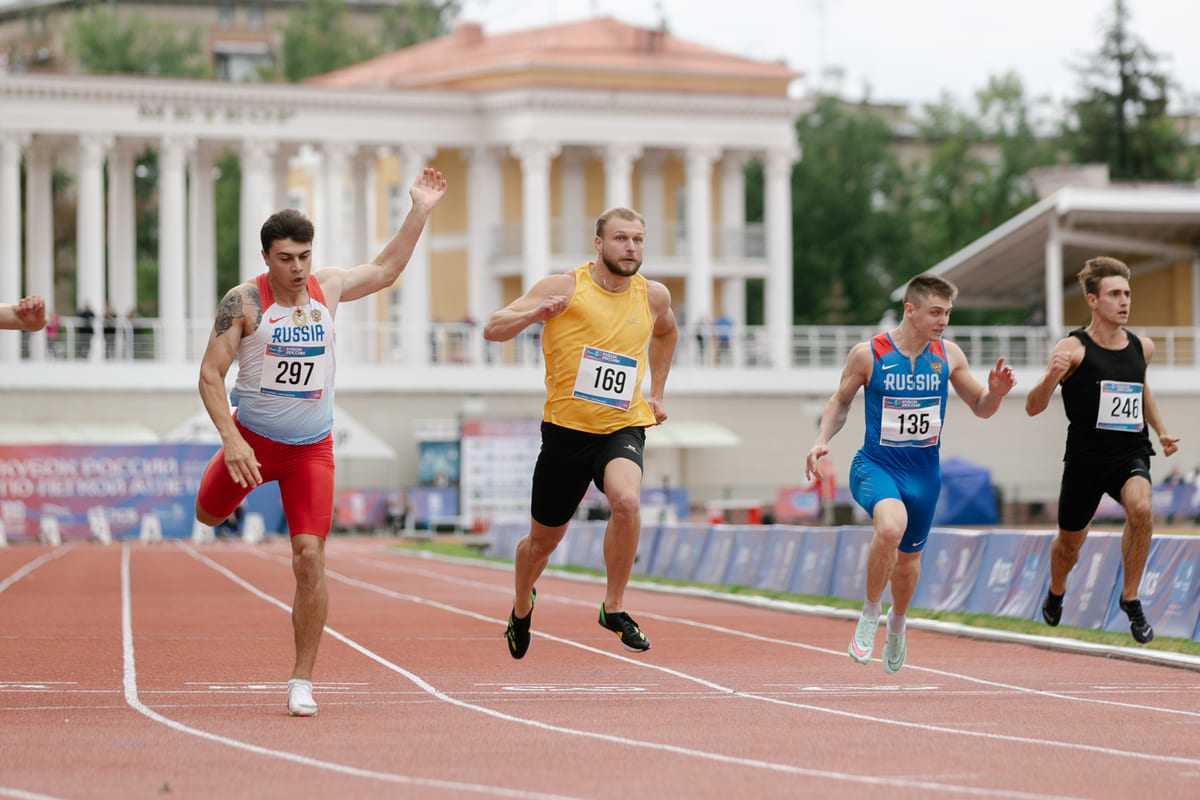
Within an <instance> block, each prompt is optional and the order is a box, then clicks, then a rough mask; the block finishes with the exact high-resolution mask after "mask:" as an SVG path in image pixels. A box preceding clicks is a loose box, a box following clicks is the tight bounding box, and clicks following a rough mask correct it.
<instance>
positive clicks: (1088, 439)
mask: <svg viewBox="0 0 1200 800" xmlns="http://www.w3.org/2000/svg"><path fill="white" fill-rule="evenodd" d="M1079 282H1080V284H1081V285H1082V286H1083V290H1084V293H1085V294H1086V295H1087V302H1088V306H1089V307H1090V308H1091V310H1092V321H1091V323H1089V324H1088V326H1087V327H1086V328H1079V329H1077V330H1073V331H1071V333H1070V335H1068V336H1067V337H1065V338H1063V339H1062V340H1060V341H1059V342H1058V344H1056V345H1055V346H1054V351H1053V352H1052V353H1051V354H1050V363H1049V365H1048V366H1047V367H1046V371H1045V372H1044V373H1043V374H1042V377H1041V378H1040V379H1039V380H1038V382H1037V384H1036V385H1035V386H1034V387H1033V388H1032V389H1031V390H1030V391H1029V394H1028V395H1027V396H1026V398H1025V412H1026V413H1027V414H1029V415H1030V416H1034V415H1037V414H1040V413H1041V412H1042V411H1044V410H1045V409H1046V407H1047V406H1048V405H1049V404H1050V397H1051V396H1052V395H1053V394H1054V387H1055V386H1057V385H1059V384H1061V385H1062V396H1063V406H1064V408H1065V409H1066V412H1067V420H1068V426H1067V447H1066V454H1065V456H1064V457H1063V462H1064V463H1063V475H1062V485H1061V486H1060V488H1059V496H1058V535H1057V536H1056V537H1055V539H1054V543H1053V545H1051V548H1050V588H1049V590H1048V591H1047V593H1046V599H1045V600H1044V601H1043V603H1042V617H1043V618H1044V619H1045V620H1046V622H1047V624H1049V625H1057V624H1058V623H1059V620H1061V619H1062V603H1063V595H1064V594H1065V593H1066V589H1067V575H1068V574H1069V573H1070V572H1071V569H1072V568H1073V567H1074V566H1075V563H1076V562H1077V561H1078V560H1079V550H1080V548H1081V547H1082V546H1083V542H1084V540H1085V539H1086V538H1087V534H1088V528H1089V527H1090V526H1091V524H1092V517H1093V516H1095V513H1096V508H1097V507H1098V506H1099V505H1100V500H1101V498H1102V497H1103V495H1104V494H1106V493H1107V494H1108V495H1110V496H1111V497H1112V498H1113V499H1114V500H1117V501H1118V502H1119V503H1120V504H1121V505H1122V507H1124V509H1125V532H1124V537H1123V540H1122V546H1121V554H1122V559H1123V566H1124V573H1123V574H1124V582H1123V585H1122V587H1121V598H1120V606H1121V610H1122V611H1124V612H1125V613H1126V615H1128V617H1129V628H1130V631H1131V633H1132V634H1133V638H1134V639H1136V640H1137V641H1139V642H1142V643H1145V642H1148V641H1150V640H1151V639H1153V638H1154V629H1153V628H1152V627H1151V626H1150V623H1149V622H1148V621H1147V620H1146V615H1145V612H1144V611H1143V610H1142V604H1141V601H1140V600H1139V599H1138V585H1139V584H1140V583H1141V580H1142V571H1143V569H1145V566H1146V556H1147V554H1148V553H1149V552H1150V537H1151V534H1152V533H1153V521H1152V513H1151V506H1150V500H1151V478H1150V456H1151V455H1153V453H1154V447H1153V446H1152V445H1151V444H1150V437H1149V434H1148V432H1147V430H1146V425H1147V424H1149V425H1150V427H1152V428H1154V431H1155V433H1156V434H1157V435H1158V441H1159V444H1160V445H1161V446H1162V448H1163V453H1164V454H1165V455H1168V456H1169V455H1171V454H1172V453H1174V452H1175V451H1176V450H1177V449H1178V444H1179V439H1178V438H1177V437H1173V436H1171V435H1170V434H1168V433H1167V429H1166V426H1165V425H1164V424H1163V421H1162V417H1161V416H1160V415H1159V413H1158V406H1157V404H1156V403H1155V402H1154V396H1153V395H1152V394H1151V393H1150V387H1149V386H1148V385H1147V384H1146V366H1147V365H1148V364H1149V363H1150V360H1151V359H1152V358H1153V357H1154V341H1153V340H1152V339H1150V338H1149V337H1139V336H1136V335H1134V334H1133V333H1130V332H1129V331H1127V330H1126V329H1125V324H1126V323H1127V322H1128V321H1129V305H1130V297H1131V295H1130V291H1129V267H1127V266H1126V265H1125V264H1124V263H1122V262H1121V261H1118V260H1117V259H1115V258H1109V257H1107V256H1101V257H1098V258H1093V259H1090V260H1089V261H1088V262H1087V263H1086V264H1085V265H1084V268H1083V270H1081V271H1080V273H1079Z"/></svg>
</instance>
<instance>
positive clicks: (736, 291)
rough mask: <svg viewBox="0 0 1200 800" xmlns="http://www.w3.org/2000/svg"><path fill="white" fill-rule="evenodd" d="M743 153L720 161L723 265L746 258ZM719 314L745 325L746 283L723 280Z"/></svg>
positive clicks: (734, 347)
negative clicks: (724, 262)
mask: <svg viewBox="0 0 1200 800" xmlns="http://www.w3.org/2000/svg"><path fill="white" fill-rule="evenodd" d="M747 160H748V156H747V154H746V153H744V152H728V153H726V154H725V157H724V158H722V159H721V169H720V174H721V185H720V199H719V200H718V209H719V211H718V214H719V219H720V230H721V235H720V237H719V241H720V245H719V251H718V257H719V258H721V259H722V260H724V261H726V262H732V263H739V264H740V263H743V262H744V261H745V257H746V248H745V242H746V171H745V169H746V161H747ZM720 292H721V314H720V316H724V317H727V318H728V319H731V320H733V323H734V325H735V326H736V330H737V331H742V330H744V328H743V326H744V325H745V324H746V279H745V278H742V277H732V276H730V277H726V278H725V279H724V280H722V281H721V288H720ZM738 344H739V342H738V340H737V339H733V341H732V342H731V352H730V355H731V356H732V360H733V363H734V365H735V366H741V365H742V354H743V353H744V352H745V348H743V347H739V346H738Z"/></svg>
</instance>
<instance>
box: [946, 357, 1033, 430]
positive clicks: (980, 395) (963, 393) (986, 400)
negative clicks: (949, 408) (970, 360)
mask: <svg viewBox="0 0 1200 800" xmlns="http://www.w3.org/2000/svg"><path fill="white" fill-rule="evenodd" d="M946 356H947V359H948V360H949V362H950V385H951V386H953V387H954V391H955V393H956V394H957V395H958V396H959V397H960V398H962V401H963V402H964V403H966V404H967V408H969V409H971V413H972V414H974V415H975V416H977V417H981V418H983V419H987V418H988V417H990V416H992V415H993V414H995V413H996V412H997V411H998V410H999V409H1000V401H1001V400H1003V399H1004V396H1005V395H1006V394H1008V393H1009V392H1010V391H1012V388H1013V387H1014V386H1016V385H1017V376H1016V375H1014V374H1013V368H1012V367H1010V366H1008V365H1007V364H1005V363H1004V359H1003V358H1001V359H999V360H998V361H996V366H994V367H992V368H991V370H990V371H989V372H988V381H987V386H984V385H983V384H982V383H980V382H979V381H977V380H976V379H975V376H974V375H972V374H971V369H970V367H969V366H968V365H967V357H966V355H965V354H963V351H962V348H961V347H959V346H958V345H957V344H955V343H954V342H949V341H948V342H946Z"/></svg>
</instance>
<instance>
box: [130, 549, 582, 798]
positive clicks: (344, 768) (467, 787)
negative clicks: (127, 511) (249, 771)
mask: <svg viewBox="0 0 1200 800" xmlns="http://www.w3.org/2000/svg"><path fill="white" fill-rule="evenodd" d="M210 564H211V562H210ZM245 585H246V586H247V587H249V584H245ZM252 591H254V592H255V593H256V594H258V595H259V596H261V597H263V598H265V599H268V600H270V601H271V602H273V603H274V604H276V605H278V606H280V607H282V608H284V609H285V610H286V611H288V613H291V609H290V608H288V607H287V606H286V605H284V604H282V603H280V602H279V601H278V600H275V599H274V598H272V597H269V596H268V595H265V594H263V593H261V592H259V591H258V590H257V589H252ZM121 639H122V650H123V653H124V659H125V672H124V686H125V702H126V703H127V704H128V705H129V707H130V708H132V709H134V710H135V711H137V712H138V713H140V714H142V715H144V716H146V717H149V718H150V719H152V720H154V721H155V722H158V723H160V724H162V725H166V726H167V727H168V728H171V729H172V730H175V731H179V732H180V733H185V734H188V735H189V736H195V737H198V738H200V739H205V740H207V741H210V742H216V743H217V744H223V745H226V746H228V747H234V748H237V749H239V750H245V751H246V752H249V753H254V754H255V755H261V756H269V757H271V758H278V759H282V760H284V761H290V762H292V763H294V764H300V765H302V766H306V767H315V768H317V769H324V770H329V771H331V772H336V773H339V774H342V775H349V776H352V777H355V778H366V779H369V780H377V781H383V782H386V783H396V784H402V785H405V786H422V787H427V788H431V789H439V790H443V791H459V792H474V793H476V794H485V795H491V796H494V797H511V798H537V799H538V800H577V798H570V797H566V796H564V795H557V794H543V793H539V792H530V791H526V790H515V789H505V788H503V787H498V786H484V785H481V784H475V783H464V782H461V781H447V780H438V779H436V778H417V777H414V776H411V775H400V774H397V773H392V772H378V771H376V770H369V769H360V768H358V767H351V766H349V765H346V764H338V763H335V762H331V761H322V760H320V759H316V758H310V757H308V756H304V755H300V754H299V753H290V752H287V751H285V750H276V749H274V748H269V747H262V746H260V745H256V744H251V743H249V742H243V741H240V740H238V739H233V738H230V737H228V736H221V735H219V734H215V733H210V732H209V731H204V730H200V729H198V728H193V727H191V726H188V725H185V724H183V723H182V722H177V721H175V720H173V719H170V718H168V717H164V716H163V715H162V714H159V713H158V712H157V711H154V710H153V709H151V708H148V707H147V706H145V705H143V704H142V701H141V700H140V699H139V698H138V687H137V667H136V664H135V661H134V648H133V603H132V601H131V592H130V579H129V545H128V544H123V545H122V546H121Z"/></svg>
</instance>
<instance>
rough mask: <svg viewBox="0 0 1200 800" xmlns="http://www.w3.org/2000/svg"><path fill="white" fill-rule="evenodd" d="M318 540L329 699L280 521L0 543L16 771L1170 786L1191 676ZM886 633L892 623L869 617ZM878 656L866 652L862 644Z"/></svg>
mask: <svg viewBox="0 0 1200 800" xmlns="http://www.w3.org/2000/svg"><path fill="white" fill-rule="evenodd" d="M382 541H383V540H380V539H342V538H335V539H333V540H331V541H330V543H329V547H328V552H327V567H328V570H329V573H330V581H329V583H330V595H331V609H330V615H329V621H328V624H329V630H328V631H327V632H326V635H325V638H324V640H323V642H322V645H321V654H320V657H319V658H318V662H317V675H316V698H317V701H318V702H319V703H320V707H321V711H320V714H319V716H317V717H315V718H312V719H300V718H291V717H289V716H287V713H286V708H285V698H284V685H285V681H286V678H287V676H288V672H289V671H290V667H291V657H292V649H291V641H290V636H291V626H290V619H289V615H288V612H287V610H286V609H287V607H288V606H289V605H290V602H291V596H292V578H291V571H290V558H289V551H288V549H287V545H286V542H284V541H282V540H271V541H270V542H268V543H267V544H264V545H259V546H249V545H245V544H243V543H240V542H238V543H229V542H217V543H215V544H212V545H208V546H205V547H200V548H196V547H193V546H192V545H190V544H188V543H176V542H168V543H163V544H158V545H140V544H136V543H118V544H116V545H113V546H109V547H102V546H100V545H92V544H86V543H76V544H69V545H67V546H64V547H61V548H57V549H53V550H52V549H50V548H46V547H42V546H40V545H34V544H19V545H14V546H11V547H9V548H7V549H0V626H2V627H0V797H4V798H21V799H22V800H28V799H29V798H60V799H62V800H74V799H76V798H122V800H124V799H125V798H168V797H169V798H214V797H219V798H273V797H280V798H289V799H291V800H308V799H309V798H314V799H315V798H322V799H324V798H329V797H338V798H341V797H353V798H428V797H436V798H479V797H483V798H487V797H522V798H523V797H530V798H550V797H555V798H628V797H647V798H665V797H669V798H730V797H740V798H784V797H788V798H791V797H814V798H822V797H830V798H832V797H837V798H844V797H847V796H856V795H862V794H864V793H875V792H879V791H886V792H887V794H886V795H885V796H887V797H888V798H889V800H891V799H892V798H929V797H988V798H993V797H995V798H1063V797H1070V798H1085V797H1086V798H1122V800H1124V798H1134V797H1155V798H1184V797H1188V798H1191V797H1195V796H1196V795H1197V791H1198V790H1197V786H1200V749H1198V748H1197V747H1196V744H1197V742H1200V674H1198V673H1197V672H1196V671H1193V670H1188V669H1180V668H1178V667H1169V666H1162V665H1158V664H1153V663H1143V662H1139V661H1129V660H1123V659H1112V658H1100V657H1096V656H1093V655H1083V654H1073V653H1062V652H1054V651H1051V650H1048V649H1040V648H1035V647H1030V646H1027V645H1023V644H1011V643H1002V642H994V641H980V640H975V639H967V638H958V637H954V636H949V635H945V634H941V633H934V632H929V631H926V630H911V631H910V633H909V657H908V663H907V664H906V665H905V667H904V669H903V670H901V671H900V673H898V674H897V675H894V676H887V675H885V674H884V673H883V671H882V669H881V668H880V665H879V662H878V661H877V660H876V661H874V662H872V663H871V664H869V665H865V666H864V665H858V664H855V663H853V662H852V661H851V660H850V659H849V657H848V656H847V655H846V652H845V647H846V643H847V642H848V641H849V637H850V635H851V633H852V630H853V624H854V623H853V621H852V620H849V619H844V618H834V617H828V616H813V615H805V614H796V613H789V612H786V611H781V610H773V609H768V608H757V607H750V606H746V605H742V604H737V603H733V602H728V601H722V600H715V599H711V598H706V597H697V596H690V595H687V594H669V593H661V592H658V591H649V590H645V589H641V588H637V587H636V586H635V587H633V588H631V590H630V591H629V593H628V596H627V606H628V608H629V609H630V611H631V612H632V613H633V614H634V616H635V617H637V619H638V621H639V622H640V623H641V624H642V627H643V628H644V629H645V631H646V633H647V635H648V636H649V637H650V638H651V640H652V641H653V643H654V649H653V650H651V651H650V652H649V653H647V654H645V655H641V656H634V655H632V654H627V653H625V651H624V650H622V649H621V647H620V646H619V643H618V642H617V640H616V637H615V636H613V635H612V634H610V633H607V632H606V631H604V630H603V629H601V628H600V627H599V626H598V625H597V624H596V621H595V618H596V611H597V607H598V605H599V602H600V599H601V596H602V594H603V590H602V588H601V587H600V586H598V585H596V584H595V583H590V582H586V581H576V580H567V579H564V578H560V577H551V576H544V577H543V579H542V581H541V582H540V583H539V585H538V590H539V591H538V605H537V613H536V614H535V615H534V638H533V644H532V646H531V648H530V651H529V654H528V655H527V656H526V657H525V659H524V660H522V661H513V660H512V659H511V658H509V656H508V655H507V651H506V647H505V644H504V641H503V637H502V632H503V621H504V619H505V617H506V616H507V613H508V609H509V605H510V601H511V571H510V570H509V569H504V568H495V567H489V566H486V565H480V564H463V563H453V562H443V561H438V560H433V559H427V558H418V557H415V556H413V555H410V554H402V553H396V552H392V551H388V550H385V549H384V547H383V546H382V545H381V542H382ZM882 639H883V636H882V634H881V635H880V641H879V644H880V646H881V645H882ZM876 655H878V650H877V651H876Z"/></svg>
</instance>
